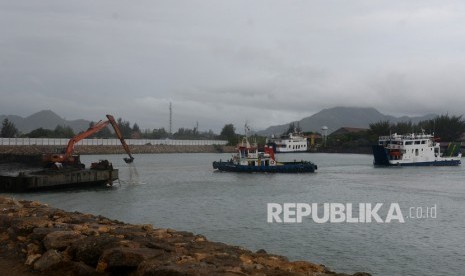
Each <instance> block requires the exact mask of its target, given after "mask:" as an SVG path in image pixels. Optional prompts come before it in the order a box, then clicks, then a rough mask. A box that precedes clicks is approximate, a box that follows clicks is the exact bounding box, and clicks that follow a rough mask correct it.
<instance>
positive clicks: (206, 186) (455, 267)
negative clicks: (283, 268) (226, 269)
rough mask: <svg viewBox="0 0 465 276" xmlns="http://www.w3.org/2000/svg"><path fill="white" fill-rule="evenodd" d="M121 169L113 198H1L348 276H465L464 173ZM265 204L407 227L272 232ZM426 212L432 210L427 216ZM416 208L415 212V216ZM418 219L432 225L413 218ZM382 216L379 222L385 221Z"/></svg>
mask: <svg viewBox="0 0 465 276" xmlns="http://www.w3.org/2000/svg"><path fill="white" fill-rule="evenodd" d="M135 157H136V159H135V161H134V163H133V164H126V163H124V161H123V159H122V158H123V156H122V155H105V156H103V155H93V156H92V155H89V156H82V157H81V159H82V161H83V162H84V163H86V164H90V163H91V162H95V161H97V160H99V159H108V160H109V161H110V162H113V165H114V167H115V168H118V169H119V172H120V181H119V182H116V183H115V185H114V186H113V187H112V188H87V189H78V190H61V191H48V192H39V193H26V194H4V195H8V196H13V197H15V198H17V199H27V200H38V201H41V202H44V203H48V204H50V205H51V206H53V207H57V208H61V209H65V210H67V211H79V212H84V213H92V214H100V215H103V216H106V217H109V218H112V219H117V220H121V221H124V222H128V223H136V224H146V223H150V224H153V225H154V227H156V228H174V229H176V230H185V231H191V232H194V233H196V234H202V235H205V236H206V237H207V238H208V239H209V240H213V241H220V242H225V243H228V244H233V245H239V246H242V247H245V248H248V249H251V250H258V249H265V250H266V251H267V252H268V253H274V254H279V255H285V256H287V257H289V259H291V260H307V261H310V262H314V263H321V264H324V265H325V266H327V267H329V268H330V269H331V270H334V271H337V272H344V273H354V272H357V271H364V272H369V273H372V274H373V275H465V266H464V263H465V246H464V245H465V235H464V233H465V232H464V229H465V211H464V210H465V180H464V178H465V165H462V166H459V167H418V168H415V167H412V168H374V167H373V165H372V162H373V157H372V156H370V155H358V154H352V155H351V154H309V153H299V154H284V155H277V157H278V159H279V160H280V161H293V160H308V161H312V162H314V163H316V164H317V165H318V170H317V173H314V174H311V173H310V174H259V173H253V174H240V173H223V172H215V171H214V170H213V168H212V162H213V161H215V160H220V159H222V160H227V159H229V158H230V157H231V154H146V155H137V156H135ZM267 203H309V204H311V203H320V204H323V203H343V204H347V203H352V204H353V205H354V208H355V209H357V207H356V206H358V205H359V203H372V204H373V205H374V204H375V203H383V204H384V206H389V205H390V204H392V203H398V205H399V206H400V209H401V211H402V214H403V216H404V217H406V218H405V223H400V222H399V221H398V220H393V221H392V222H391V223H378V222H371V223H348V222H342V223H331V222H329V221H328V222H327V223H316V222H314V221H313V220H312V219H311V217H308V218H304V219H303V221H302V223H285V224H284V223H276V222H275V223H268V222H267ZM432 207H436V208H435V209H434V210H435V213H434V214H431V213H430V211H431V210H432V209H431V208H432ZM412 208H413V209H412ZM412 210H413V211H414V212H413V213H414V214H416V213H417V212H418V210H420V211H421V212H422V214H423V215H425V214H428V215H429V217H428V218H426V217H425V218H423V217H422V218H419V217H415V218H412V217H409V215H411V213H412ZM381 213H382V212H380V214H381Z"/></svg>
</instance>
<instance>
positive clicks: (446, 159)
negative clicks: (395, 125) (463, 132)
mask: <svg viewBox="0 0 465 276" xmlns="http://www.w3.org/2000/svg"><path fill="white" fill-rule="evenodd" d="M460 150H461V145H460V143H450V144H449V146H448V147H447V149H446V150H445V151H444V152H441V147H440V143H439V142H437V141H436V140H435V139H434V135H430V134H425V133H424V132H423V133H420V134H415V133H410V134H407V135H399V134H397V133H394V134H392V135H390V136H381V137H379V140H378V144H377V145H374V146H373V156H374V162H373V163H374V165H375V166H458V165H460V164H461V161H460V160H461V158H462V153H461V151H460Z"/></svg>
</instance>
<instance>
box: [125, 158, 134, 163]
mask: <svg viewBox="0 0 465 276" xmlns="http://www.w3.org/2000/svg"><path fill="white" fill-rule="evenodd" d="M123 160H124V162H126V163H127V164H129V163H132V161H134V157H131V158H127V157H125V158H123Z"/></svg>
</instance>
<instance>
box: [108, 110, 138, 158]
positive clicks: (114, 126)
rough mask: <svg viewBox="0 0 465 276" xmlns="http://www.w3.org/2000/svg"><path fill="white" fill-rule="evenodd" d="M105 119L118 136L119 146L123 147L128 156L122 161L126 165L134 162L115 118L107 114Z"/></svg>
mask: <svg viewBox="0 0 465 276" xmlns="http://www.w3.org/2000/svg"><path fill="white" fill-rule="evenodd" d="M107 118H108V121H109V122H110V124H111V126H112V127H113V129H114V130H115V133H116V136H118V139H119V140H120V142H121V145H123V148H124V150H125V151H126V153H127V154H128V155H129V158H124V161H125V162H126V163H132V161H133V160H134V157H132V155H131V151H130V150H129V147H128V145H127V144H126V142H125V141H124V139H123V135H122V134H121V131H120V130H119V127H118V124H117V123H116V121H115V118H113V116H111V115H109V114H107Z"/></svg>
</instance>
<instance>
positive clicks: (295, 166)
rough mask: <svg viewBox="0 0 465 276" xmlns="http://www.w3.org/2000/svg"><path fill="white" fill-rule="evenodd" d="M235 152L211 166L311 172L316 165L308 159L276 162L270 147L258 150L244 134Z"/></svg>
mask: <svg viewBox="0 0 465 276" xmlns="http://www.w3.org/2000/svg"><path fill="white" fill-rule="evenodd" d="M236 150H237V154H235V155H233V157H232V158H231V159H230V160H228V161H221V160H220V161H219V162H218V161H215V162H213V168H214V169H217V170H219V171H227V172H269V173H313V172H315V170H316V169H317V165H315V164H314V163H312V162H309V161H294V162H278V161H277V160H276V158H275V156H274V150H273V148H272V147H268V146H265V148H264V152H259V151H258V147H257V144H256V143H255V144H253V145H251V144H250V143H249V141H248V139H247V136H245V137H244V138H243V139H242V142H241V143H239V144H238V146H237V149H236Z"/></svg>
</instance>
